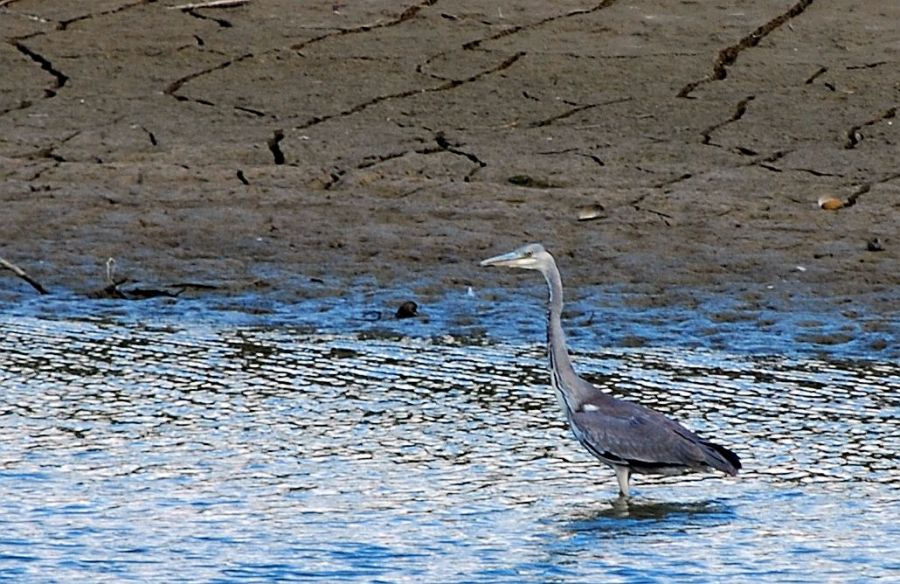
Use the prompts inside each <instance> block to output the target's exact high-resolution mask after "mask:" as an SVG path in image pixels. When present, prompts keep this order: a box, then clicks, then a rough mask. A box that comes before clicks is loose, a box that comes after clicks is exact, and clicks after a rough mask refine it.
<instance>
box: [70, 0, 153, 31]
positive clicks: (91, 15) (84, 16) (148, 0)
mask: <svg viewBox="0 0 900 584" xmlns="http://www.w3.org/2000/svg"><path fill="white" fill-rule="evenodd" d="M155 2H156V0H137V1H136V2H130V3H128V4H123V5H122V6H117V7H115V8H110V9H109V10H102V11H100V12H89V13H87V14H82V15H81V16H76V17H75V18H70V19H68V20H61V21H59V24H57V25H56V29H57V30H66V29H67V28H69V26H71V25H73V24H75V23H76V22H81V21H82V20H90V19H92V18H100V17H103V16H109V15H110V14H118V13H119V12H123V11H125V10H129V9H131V8H134V7H135V6H141V5H143V4H153V3H155Z"/></svg>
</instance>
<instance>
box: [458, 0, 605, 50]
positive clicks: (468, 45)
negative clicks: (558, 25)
mask: <svg viewBox="0 0 900 584" xmlns="http://www.w3.org/2000/svg"><path fill="white" fill-rule="evenodd" d="M616 2H617V0H603V2H600V3H599V4H596V5H594V6H592V7H590V8H577V9H575V10H570V11H568V12H565V13H563V14H554V15H553V16H548V17H546V18H542V19H541V20H536V21H534V22H532V23H529V24H517V25H515V26H511V27H510V28H506V29H503V30H501V31H500V32H498V33H495V34H493V35H491V36H489V37H485V38H483V39H476V40H474V41H469V42H467V43H465V44H464V45H463V49H465V50H467V51H470V50H472V49H477V48H478V47H479V46H481V44H482V43H486V42H488V41H495V40H497V39H501V38H503V37H506V36H509V35H511V34H516V33H518V32H522V31H523V30H530V29H533V28H537V27H539V26H543V25H545V24H548V23H551V22H555V21H557V20H561V19H563V18H571V17H573V16H582V15H584V14H591V13H593V12H597V11H598V10H603V9H604V8H609V7H610V6H612V5H613V4H615V3H616Z"/></svg>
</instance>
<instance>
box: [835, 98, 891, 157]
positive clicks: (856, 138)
mask: <svg viewBox="0 0 900 584" xmlns="http://www.w3.org/2000/svg"><path fill="white" fill-rule="evenodd" d="M895 117H897V107H896V106H894V107H892V108H890V109H889V110H887V111H886V112H884V113H883V114H881V115H880V116H878V117H877V118H873V119H871V120H869V121H868V122H863V123H862V124H860V125H858V126H853V127H852V128H850V129H849V130H847V140H846V142H844V148H846V149H847V150H853V149H854V148H856V147H857V146H858V145H859V143H860V142H862V139H863V134H862V129H863V128H866V127H868V126H874V125H875V124H877V123H879V122H882V121H884V120H890V119H893V118H895Z"/></svg>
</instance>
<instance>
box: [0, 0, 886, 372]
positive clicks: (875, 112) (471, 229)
mask: <svg viewBox="0 0 900 584" xmlns="http://www.w3.org/2000/svg"><path fill="white" fill-rule="evenodd" d="M175 4H176V3H174V2H135V1H131V2H126V1H113V0H109V1H106V0H104V1H102V2H95V3H92V5H91V7H90V8H85V7H83V6H80V5H75V4H70V3H59V2H41V1H36V0H35V1H30V0H17V1H14V2H8V3H5V4H4V5H3V6H2V7H0V23H2V25H3V28H2V31H3V32H2V35H3V40H4V43H2V45H0V67H2V69H3V70H4V71H5V72H6V73H5V74H4V76H3V80H2V82H0V83H2V85H0V177H2V182H0V203H2V206H3V209H4V221H3V237H2V242H0V243H2V246H0V257H4V258H6V259H8V260H9V261H13V262H15V263H16V264H18V265H20V266H22V267H23V268H25V269H26V270H27V271H28V272H29V273H30V274H31V275H32V276H34V277H35V278H36V279H38V280H40V281H41V282H42V283H43V284H44V285H45V286H47V287H48V288H49V289H51V291H53V290H56V291H59V290H67V291H74V293H76V294H79V295H85V296H87V295H88V294H89V293H91V292H93V291H96V290H97V289H100V288H102V287H103V286H104V278H105V264H106V261H107V259H108V258H111V257H112V258H115V259H116V262H117V274H119V275H120V276H122V277H128V278H131V279H133V280H135V281H137V282H139V283H140V284H139V285H141V286H149V287H165V286H167V285H171V284H176V283H185V282H190V283H202V284H206V285H210V286H214V287H215V288H214V290H212V289H211V290H208V291H203V290H192V291H191V292H190V294H192V295H194V296H201V297H202V296H203V295H204V294H209V295H210V297H215V298H220V297H228V296H244V295H246V294H257V295H259V296H260V297H262V298H270V299H272V300H273V301H277V302H282V303H286V304H287V305H290V304H291V303H296V302H302V301H306V300H310V299H316V298H322V299H327V298H335V297H341V296H346V295H348V294H353V293H361V294H363V296H365V295H366V294H369V295H370V296H371V297H378V298H383V299H384V302H385V303H387V304H390V303H392V302H394V299H395V298H396V300H397V301H398V302H399V301H402V300H403V299H407V298H414V299H416V300H417V301H419V302H420V303H421V304H423V305H425V306H427V305H429V304H432V305H433V304H436V303H440V302H444V299H446V298H448V297H449V298H454V297H455V296H454V295H455V294H456V293H457V292H458V293H460V294H464V293H466V292H467V291H468V289H469V288H470V287H471V288H472V289H473V291H474V293H483V294H484V295H487V296H488V297H487V298H485V300H488V301H490V302H493V303H495V304H499V305H500V306H501V307H502V306H503V303H504V302H508V303H509V310H515V304H514V302H520V301H521V299H522V298H526V299H530V298H538V299H539V298H540V293H541V292H542V290H541V289H540V287H539V286H540V284H539V283H534V282H531V281H530V280H529V279H528V278H524V279H523V278H521V277H520V276H521V275H519V274H508V273H505V272H503V271H500V270H484V269H481V268H479V267H478V266H477V261H478V260H479V259H481V258H483V257H487V256H489V255H493V254H495V253H499V252H502V251H507V250H508V249H511V248H513V247H516V246H518V245H521V244H522V243H526V242H531V241H541V242H543V243H544V244H545V245H546V246H547V247H548V248H549V249H551V251H553V252H554V253H555V255H556V256H557V258H558V260H559V263H560V265H561V268H562V270H563V272H564V276H565V283H566V286H567V289H568V290H569V291H570V296H571V297H572V298H574V299H578V301H579V302H583V303H591V302H593V303H594V305H596V306H600V307H601V308H600V309H601V310H607V309H609V310H614V308H615V302H616V298H618V299H620V300H621V302H622V304H623V306H625V307H626V308H623V312H627V313H628V314H631V310H632V309H633V308H640V307H646V308H648V309H658V308H671V309H672V310H675V311H681V312H689V311H691V310H701V309H702V310H704V311H706V312H709V314H715V313H721V314H719V316H717V317H715V318H718V319H720V321H721V322H722V323H726V324H727V323H728V322H729V321H733V320H735V319H738V320H740V319H741V318H742V317H740V316H734V314H731V316H729V313H738V314H743V313H761V312H766V313H768V312H769V311H774V312H775V313H776V314H778V313H784V314H791V313H792V312H797V313H799V312H802V313H804V314H807V313H808V314H811V315H813V317H814V318H812V320H816V319H818V320H820V321H821V322H823V323H826V324H827V323H833V322H834V319H835V318H838V320H840V321H841V322H843V323H847V327H848V328H847V330H846V331H845V333H843V334H844V336H843V337H842V336H840V335H838V336H834V334H832V333H827V334H825V333H823V335H822V336H821V337H820V338H819V342H818V344H821V345H823V346H834V345H840V344H842V343H844V342H852V340H853V338H855V335H857V334H858V333H859V332H860V331H864V332H867V334H868V333H872V334H873V335H874V336H872V338H871V340H867V341H866V346H871V350H872V352H873V356H875V357H882V356H884V355H885V354H886V352H887V353H890V354H896V353H894V351H895V349H894V348H893V347H894V346H895V343H896V336H897V326H898V325H897V321H898V318H900V317H898V305H900V292H898V290H900V234H898V221H900V167H898V154H897V152H898V122H897V117H896V111H897V110H896V108H897V87H898V84H900V74H898V73H897V71H900V66H898V64H900V45H898V44H897V41H896V35H895V34H892V33H893V32H895V25H894V23H896V22H898V21H900V6H894V5H889V4H890V3H872V4H864V5H859V4H858V3H853V2H831V3H819V2H809V1H800V2H784V1H777V2H776V1H764V2H756V3H753V5H752V6H747V5H746V3H742V2H736V1H734V2H725V3H719V4H716V5H715V6H707V5H704V4H702V3H701V4H690V3H682V4H679V5H668V4H666V5H657V4H652V5H651V4H646V3H638V4H633V3H630V4H629V3H624V2H616V1H610V0H607V1H604V2H593V3H591V2H561V3H552V4H547V3H543V2H536V1H530V0H526V1H522V2H516V3H513V4H509V5H505V6H502V7H500V8H499V9H497V7H491V8H490V9H489V10H488V9H485V8H482V7H479V6H474V5H469V4H467V3H463V2H445V1H435V0H425V1H423V2H409V3H408V4H405V5H403V6H397V4H396V3H395V2H366V3H346V4H343V3H338V4H335V5H334V6H332V5H331V4H330V3H322V4H318V3H314V4H310V5H304V6H297V5H296V4H297V3H292V2H287V1H286V0H285V1H271V2H249V3H247V4H245V5H243V6H239V7H236V8H230V9H227V10H225V9H194V10H187V11H184V10H173V9H171V7H172V6H174V5H175ZM876 4H877V5H876ZM113 30H115V31H122V34H109V31H113ZM126 32H127V34H125V33H126ZM824 196H831V197H836V198H838V199H840V200H841V201H843V202H844V203H845V206H844V208H841V209H839V210H836V211H825V210H822V209H820V208H819V206H818V204H817V201H818V200H819V199H820V198H821V197H824ZM586 209H590V210H592V215H593V216H592V217H591V218H590V220H579V216H580V215H583V214H584V213H585V212H586V211H585V210H586ZM875 240H877V242H876V243H877V245H875V246H873V245H872V242H873V241H875ZM136 285H137V284H136ZM532 287H534V288H536V289H537V291H536V292H535V293H532V292H531V288H532ZM487 291H489V292H487ZM506 291H508V292H506ZM33 293H34V292H33V290H31V289H30V287H29V286H28V285H27V284H26V283H25V282H23V281H22V280H20V279H18V278H16V277H15V276H14V275H13V274H12V273H11V272H8V271H4V272H0V299H2V302H3V304H4V305H6V306H7V307H14V306H15V305H16V304H17V303H20V302H23V301H25V300H26V299H28V298H29V297H30V296H31V295H32V294H33ZM709 306H712V307H723V306H730V308H728V309H727V310H726V309H722V310H720V309H719V308H706V307H709ZM379 310H382V309H380V308H379ZM383 310H384V311H389V307H388V306H385V307H384V308H383ZM585 310H586V309H585ZM817 311H820V313H818V314H817ZM765 318H772V317H771V316H767V317H765ZM808 320H809V319H808ZM823 326H824V328H825V329H828V330H831V329H830V328H829V326H830V325H829V326H825V325H823ZM811 328H812V329H814V330H813V333H812V334H813V336H814V337H815V335H816V334H819V333H816V332H815V330H816V329H815V327H811ZM823 330H824V329H823ZM801 333H803V331H798V333H797V334H798V335H801ZM627 337H628V333H627V331H625V332H623V333H622V336H621V339H620V340H621V341H622V342H627ZM812 344H813V345H816V344H817V342H816V341H815V340H813V342H812Z"/></svg>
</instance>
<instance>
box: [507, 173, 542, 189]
mask: <svg viewBox="0 0 900 584" xmlns="http://www.w3.org/2000/svg"><path fill="white" fill-rule="evenodd" d="M506 180H507V181H508V182H509V183H510V184H513V185H516V186H517V187H527V188H529V189H549V188H551V187H552V186H553V185H551V184H550V183H549V182H547V181H545V180H542V179H539V178H534V177H531V176H528V175H527V174H516V175H513V176H511V177H509V178H508V179H506Z"/></svg>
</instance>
